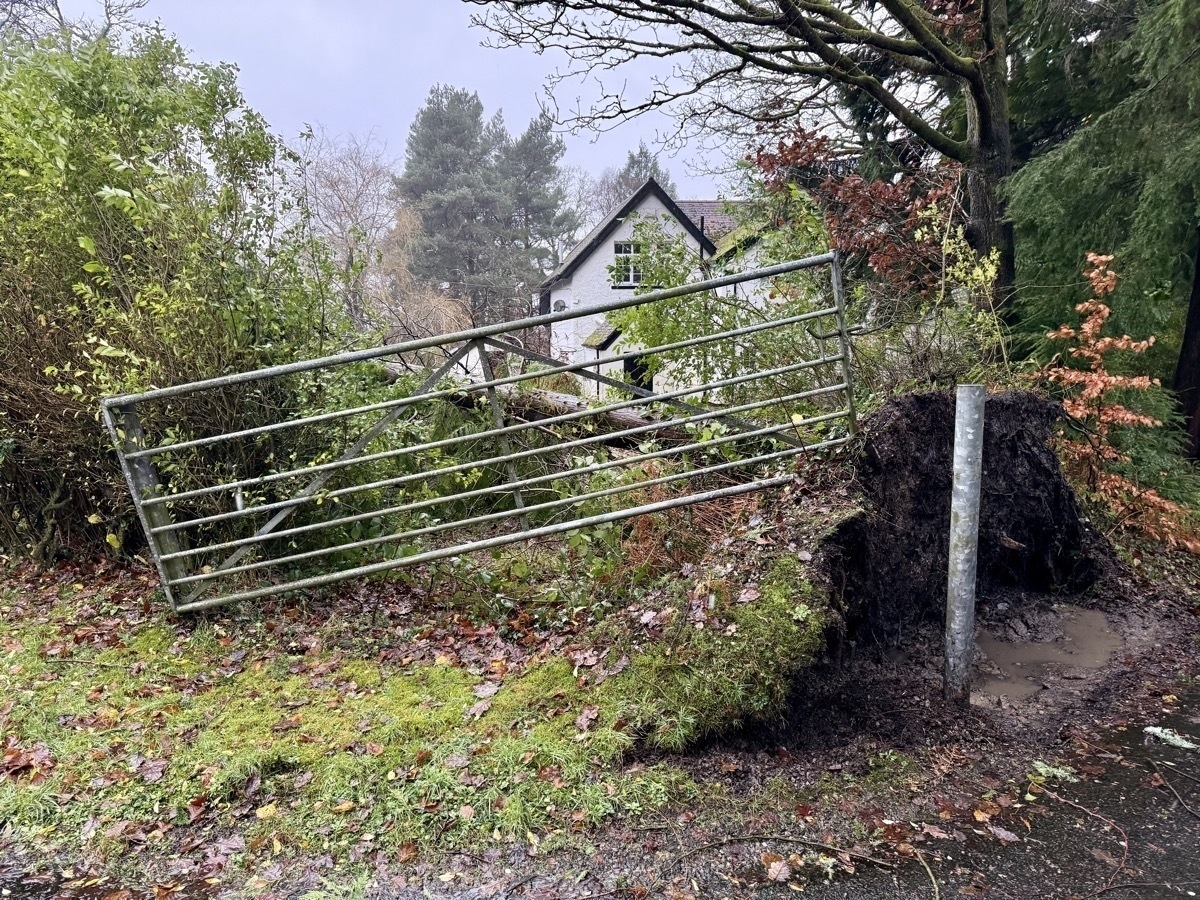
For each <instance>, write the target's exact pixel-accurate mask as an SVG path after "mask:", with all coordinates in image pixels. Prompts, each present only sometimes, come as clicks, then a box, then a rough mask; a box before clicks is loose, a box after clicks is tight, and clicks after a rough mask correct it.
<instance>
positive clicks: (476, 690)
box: [471, 681, 500, 700]
mask: <svg viewBox="0 0 1200 900" xmlns="http://www.w3.org/2000/svg"><path fill="white" fill-rule="evenodd" d="M498 690H500V682H498V681H483V682H480V683H479V684H477V685H475V687H473V688H472V689H471V693H472V694H474V695H475V696H476V697H479V698H481V699H485V700H486V699H487V698H488V697H491V696H494V695H495V693H496V691H498Z"/></svg>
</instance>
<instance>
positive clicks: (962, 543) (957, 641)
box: [943, 384, 986, 704]
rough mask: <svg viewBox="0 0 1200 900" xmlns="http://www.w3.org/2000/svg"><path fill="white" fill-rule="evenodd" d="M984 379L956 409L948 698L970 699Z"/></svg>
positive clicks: (963, 391) (967, 389)
mask: <svg viewBox="0 0 1200 900" xmlns="http://www.w3.org/2000/svg"><path fill="white" fill-rule="evenodd" d="M985 396H986V390H985V389H984V386H983V385H981V384H962V385H959V387H958V396H957V399H956V403H955V413H954V487H953V489H952V492H951V496H950V566H949V572H948V575H947V580H946V672H945V677H944V682H943V689H944V694H945V697H946V699H947V700H953V701H956V702H958V703H963V704H965V703H969V702H970V700H971V663H972V661H973V659H974V656H975V652H974V651H975V574H976V569H977V566H978V550H979V486H980V484H979V483H980V477H981V473H982V468H983V403H984V398H985Z"/></svg>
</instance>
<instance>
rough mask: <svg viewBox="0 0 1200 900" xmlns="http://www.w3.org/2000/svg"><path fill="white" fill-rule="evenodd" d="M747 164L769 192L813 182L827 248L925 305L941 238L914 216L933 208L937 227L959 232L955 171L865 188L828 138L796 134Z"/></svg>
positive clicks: (940, 263)
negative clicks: (806, 179)
mask: <svg viewBox="0 0 1200 900" xmlns="http://www.w3.org/2000/svg"><path fill="white" fill-rule="evenodd" d="M752 159H753V161H754V163H755V165H756V166H757V167H758V168H759V169H760V170H761V171H762V172H763V173H764V174H765V175H766V178H767V185H768V187H769V188H771V189H773V190H782V189H784V188H785V187H786V185H787V182H788V181H789V180H791V179H793V178H794V177H795V176H796V174H797V173H798V172H802V173H807V174H808V175H809V176H815V178H819V179H820V181H819V183H817V185H816V186H815V187H811V188H810V192H811V193H812V195H813V196H814V198H815V199H816V200H817V202H818V203H819V204H820V205H821V207H822V209H823V210H824V211H825V216H826V223H827V225H828V228H829V233H830V236H831V238H832V239H833V243H834V246H835V247H836V248H837V249H838V250H840V251H841V252H842V253H844V254H847V255H851V256H857V257H860V258H863V259H865V260H866V261H867V264H868V265H869V266H870V267H871V269H872V271H874V272H875V273H876V274H877V275H879V276H880V277H881V278H883V279H884V280H885V281H886V282H887V283H888V284H889V285H890V286H891V287H892V288H894V289H896V290H897V291H899V292H901V293H903V294H906V295H915V296H918V297H921V298H928V297H930V296H933V294H934V293H935V292H936V291H937V289H938V288H939V287H940V285H941V279H942V274H943V272H942V270H943V267H944V264H945V259H944V256H943V250H942V240H941V238H942V235H941V234H937V233H935V232H936V230H937V229H931V228H930V227H929V225H930V222H929V220H928V216H923V215H922V213H923V212H925V211H926V210H928V209H929V208H930V207H931V206H934V205H935V204H936V205H937V206H938V208H939V209H940V210H941V215H940V216H939V218H940V219H941V222H942V225H943V227H945V226H947V225H949V226H953V225H956V224H961V222H962V221H963V217H962V209H961V206H960V204H959V203H958V200H957V193H958V185H959V182H960V174H961V170H960V167H959V166H958V165H957V164H954V163H942V164H939V165H938V166H937V167H936V168H934V169H931V170H921V171H917V172H914V173H912V174H907V175H902V176H900V177H898V178H896V179H894V180H892V181H884V180H874V181H868V180H867V179H865V178H863V177H862V176H861V175H859V174H857V173H853V172H847V171H842V170H843V169H844V168H845V167H844V165H843V164H841V163H839V161H838V160H837V157H836V153H835V151H834V148H833V146H832V145H831V144H830V142H829V140H828V138H825V137H823V136H821V135H820V134H818V133H817V132H815V131H806V130H804V129H799V130H797V131H796V132H795V133H794V134H793V136H792V137H791V138H790V139H789V140H786V141H780V142H779V143H778V145H777V146H776V147H775V148H774V149H771V150H768V149H766V148H765V147H760V148H758V150H757V152H756V153H755V154H754V156H753V157H752ZM815 178H810V180H815ZM947 216H948V217H949V220H948V221H947ZM921 229H924V232H923V233H920V230H921Z"/></svg>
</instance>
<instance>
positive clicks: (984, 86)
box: [966, 0, 1016, 312]
mask: <svg viewBox="0 0 1200 900" xmlns="http://www.w3.org/2000/svg"><path fill="white" fill-rule="evenodd" d="M981 55H982V57H983V58H982V61H981V62H980V66H979V79H978V81H976V82H974V83H972V84H970V85H968V86H967V89H966V101H967V143H968V145H969V147H970V152H971V159H970V160H969V161H968V163H967V166H966V177H967V207H968V208H967V229H966V235H967V240H968V241H969V242H970V244H971V247H972V248H973V249H974V250H975V252H976V253H979V254H980V255H981V256H986V255H987V254H988V253H989V252H991V250H993V249H995V250H997V251H999V254H1000V259H999V271H998V272H997V275H996V284H995V286H994V287H993V289H992V297H991V298H990V299H991V306H992V308H993V309H994V310H996V311H997V312H999V311H1000V310H1003V309H1004V308H1005V307H1006V306H1008V305H1009V304H1010V303H1011V302H1012V299H1013V294H1014V292H1015V283H1016V265H1015V259H1016V254H1015V252H1014V242H1013V227H1012V223H1011V222H1008V221H1007V220H1006V219H1005V216H1004V201H1003V199H1002V198H1001V195H1000V183H1001V182H1002V181H1003V180H1004V179H1005V178H1007V177H1008V176H1009V175H1011V174H1012V172H1013V148H1012V122H1011V118H1010V115H1009V104H1008V5H1007V2H1006V0H992V2H991V3H990V4H989V5H988V6H987V15H986V18H985V20H984V22H983V52H982V54H981Z"/></svg>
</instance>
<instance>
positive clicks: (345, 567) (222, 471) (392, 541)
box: [102, 253, 856, 611]
mask: <svg viewBox="0 0 1200 900" xmlns="http://www.w3.org/2000/svg"><path fill="white" fill-rule="evenodd" d="M825 266H828V267H829V268H830V275H831V277H830V281H829V286H828V288H825V289H820V290H817V289H815V288H813V287H811V286H810V288H809V291H808V292H806V293H804V294H803V295H802V296H800V299H798V300H796V301H795V302H790V303H789V302H782V303H779V302H767V303H757V304H749V305H747V304H745V303H743V304H741V305H740V306H738V309H739V310H741V312H742V313H743V314H744V315H742V316H741V317H740V318H735V319H733V320H730V319H728V318H722V317H721V316H720V315H717V314H714V315H713V316H712V317H710V318H708V319H705V317H704V315H702V316H701V317H700V318H701V319H702V320H704V321H706V322H707V323H708V328H698V329H697V331H698V332H702V333H694V334H688V335H686V336H684V337H682V338H680V339H678V340H674V341H669V342H666V343H662V344H656V345H653V346H638V345H631V346H625V345H623V344H621V343H620V342H619V341H616V342H613V343H611V344H608V345H606V346H607V347H608V349H607V350H603V351H602V350H599V349H597V350H596V351H595V355H594V357H587V356H586V355H584V356H581V355H580V354H576V355H575V357H574V358H572V359H570V360H566V361H564V360H557V359H554V358H553V357H551V356H550V355H548V354H547V353H543V352H539V351H538V350H536V349H533V348H532V347H531V345H530V344H531V342H530V341H527V340H522V339H521V338H522V336H525V337H528V336H530V335H536V334H538V333H539V329H542V330H544V329H546V328H549V327H552V326H553V325H555V324H556V323H560V322H566V321H569V320H572V319H579V318H582V317H595V316H597V315H603V314H618V315H619V314H620V313H621V311H623V310H629V309H636V308H639V307H649V305H650V304H667V303H696V302H700V301H699V300H698V299H697V298H708V300H709V301H711V302H714V303H718V304H720V303H726V304H727V303H728V298H725V299H722V298H721V296H720V295H719V294H718V293H714V292H719V291H720V290H722V289H724V288H728V287H730V286H732V285H736V284H740V283H743V282H748V281H754V280H760V279H773V278H779V277H780V276H784V275H788V274H790V273H799V272H802V271H804V270H807V269H816V268H819V267H825ZM661 311H665V312H666V313H667V314H668V315H670V314H671V313H672V312H673V311H674V308H671V307H667V308H664V310H661ZM692 312H693V313H694V312H695V309H692ZM533 343H536V342H533ZM431 360H434V361H436V362H437V365H430V361H431ZM648 372H652V373H656V374H655V378H656V379H657V380H658V382H659V388H658V389H657V390H655V389H654V387H653V385H652V384H650V385H647V384H646V383H645V381H646V379H645V376H646V374H647V373H648ZM622 373H632V374H631V375H629V374H626V375H622ZM580 386H583V389H580ZM564 388H566V389H567V391H571V392H570V393H568V392H564ZM584 394H586V395H587V398H585V397H584V396H577V395H584ZM214 403H216V404H223V408H230V409H235V410H236V411H237V413H238V415H237V418H238V420H239V421H240V422H241V424H242V425H243V426H245V427H240V428H237V429H234V430H230V431H225V432H222V433H216V434H194V433H191V432H189V431H188V428H187V416H188V411H189V410H190V409H196V408H197V404H200V405H205V404H207V405H208V406H211V405H212V404H214ZM102 414H103V417H104V420H105V423H106V425H107V427H108V429H109V432H110V434H111V436H112V439H113V441H114V444H115V446H116V448H117V453H118V455H119V458H120V461H121V465H122V468H123V470H124V473H125V477H126V481H127V483H128V485H129V489H130V492H131V494H132V497H133V501H134V505H135V507H136V509H137V512H138V516H139V518H140V520H141V523H142V526H143V528H144V530H145V532H146V537H147V541H148V544H149V547H150V552H151V554H152V555H153V557H154V560H155V563H156V565H157V566H158V570H159V574H160V576H161V578H162V583H163V587H164V590H165V591H166V595H167V598H168V600H169V602H170V604H171V607H172V608H173V609H175V610H179V611H189V610H199V609H205V608H208V607H212V606H217V605H220V604H223V603H228V602H230V601H233V600H250V599H255V598H260V597H266V596H270V595H273V594H279V593H284V592H288V591H296V590H302V589H306V588H314V587H319V586H321V585H326V584H330V583H333V582H336V581H340V580H343V579H348V578H361V577H365V576H370V575H375V574H378V573H383V572H388V571H391V570H394V569H398V568H401V567H405V566H414V565H420V564H423V563H430V562H433V561H435V560H440V559H445V558H448V557H452V556H456V555H459V554H462V553H467V552H472V551H479V550H487V549H492V548H497V547H501V546H504V545H506V544H510V543H513V542H516V541H521V540H528V539H533V538H547V537H550V536H553V535H562V534H565V533H568V532H573V531H575V530H577V529H582V528H588V527H592V526H599V525H603V524H606V523H611V522H616V521H620V520H623V519H627V518H630V517H632V516H637V515H642V514H649V513H657V512H664V511H667V510H672V509H677V508H680V507H684V506H690V505H693V504H698V503H705V502H709V501H712V500H718V499H721V498H724V497H732V496H737V495H739V494H744V493H747V492H749V491H753V490H759V489H762V488H764V487H769V486H773V485H779V484H783V483H785V482H787V481H788V480H789V479H790V478H791V475H790V474H789V467H788V461H789V460H790V459H791V458H793V457H795V456H796V455H798V454H800V453H804V452H809V451H813V450H818V449H822V448H829V447H835V446H838V445H840V444H843V443H845V442H846V441H847V440H849V438H850V437H851V436H852V435H853V434H854V432H855V429H856V425H855V412H854V402H853V389H852V385H851V380H850V348H849V342H848V338H847V332H846V319H845V306H844V295H843V289H842V282H841V271H840V267H839V264H838V259H837V256H836V254H834V253H827V254H823V255H821V256H815V257H810V258H808V259H803V260H796V261H793V262H790V263H783V264H780V265H777V266H771V267H767V268H763V269H758V270H754V271H750V272H744V273H739V274H737V275H731V276H725V277H722V278H715V279H710V280H707V281H703V282H699V283H696V284H691V285H685V286H682V287H677V288H670V289H666V290H657V291H652V292H650V293H647V294H642V295H639V296H632V297H626V298H624V299H621V300H618V301H614V302H611V303H606V304H603V305H600V306H591V307H586V308H583V309H578V310H571V311H567V312H560V313H553V314H550V315H543V316H535V317H531V318H527V319H522V320H519V321H516V322H507V323H503V324H499V325H492V326H487V327H484V328H476V329H473V330H470V331H464V332H458V333H455V334H450V335H443V336H439V337H434V338H428V339H423V340H416V341H409V342H406V343H403V344H396V345H391V346H386V347H380V348H373V349H370V350H361V351H356V352H353V353H343V354H339V355H337V356H331V357H325V358H323V359H316V360H310V361H306V362H301V363H294V364H290V365H285V366H276V367H272V368H268V369H262V370H258V371H254V372H245V373H241V374H238V375H231V376H227V377H223V378H214V379H209V380H206V381H200V382H194V383H191V384H185V385H178V386H175V387H169V388H162V389H158V390H152V391H147V392H145V393H142V394H136V395H129V396H123V397H113V398H109V399H107V400H105V401H104V403H103V409H102ZM247 423H249V424H247Z"/></svg>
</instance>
